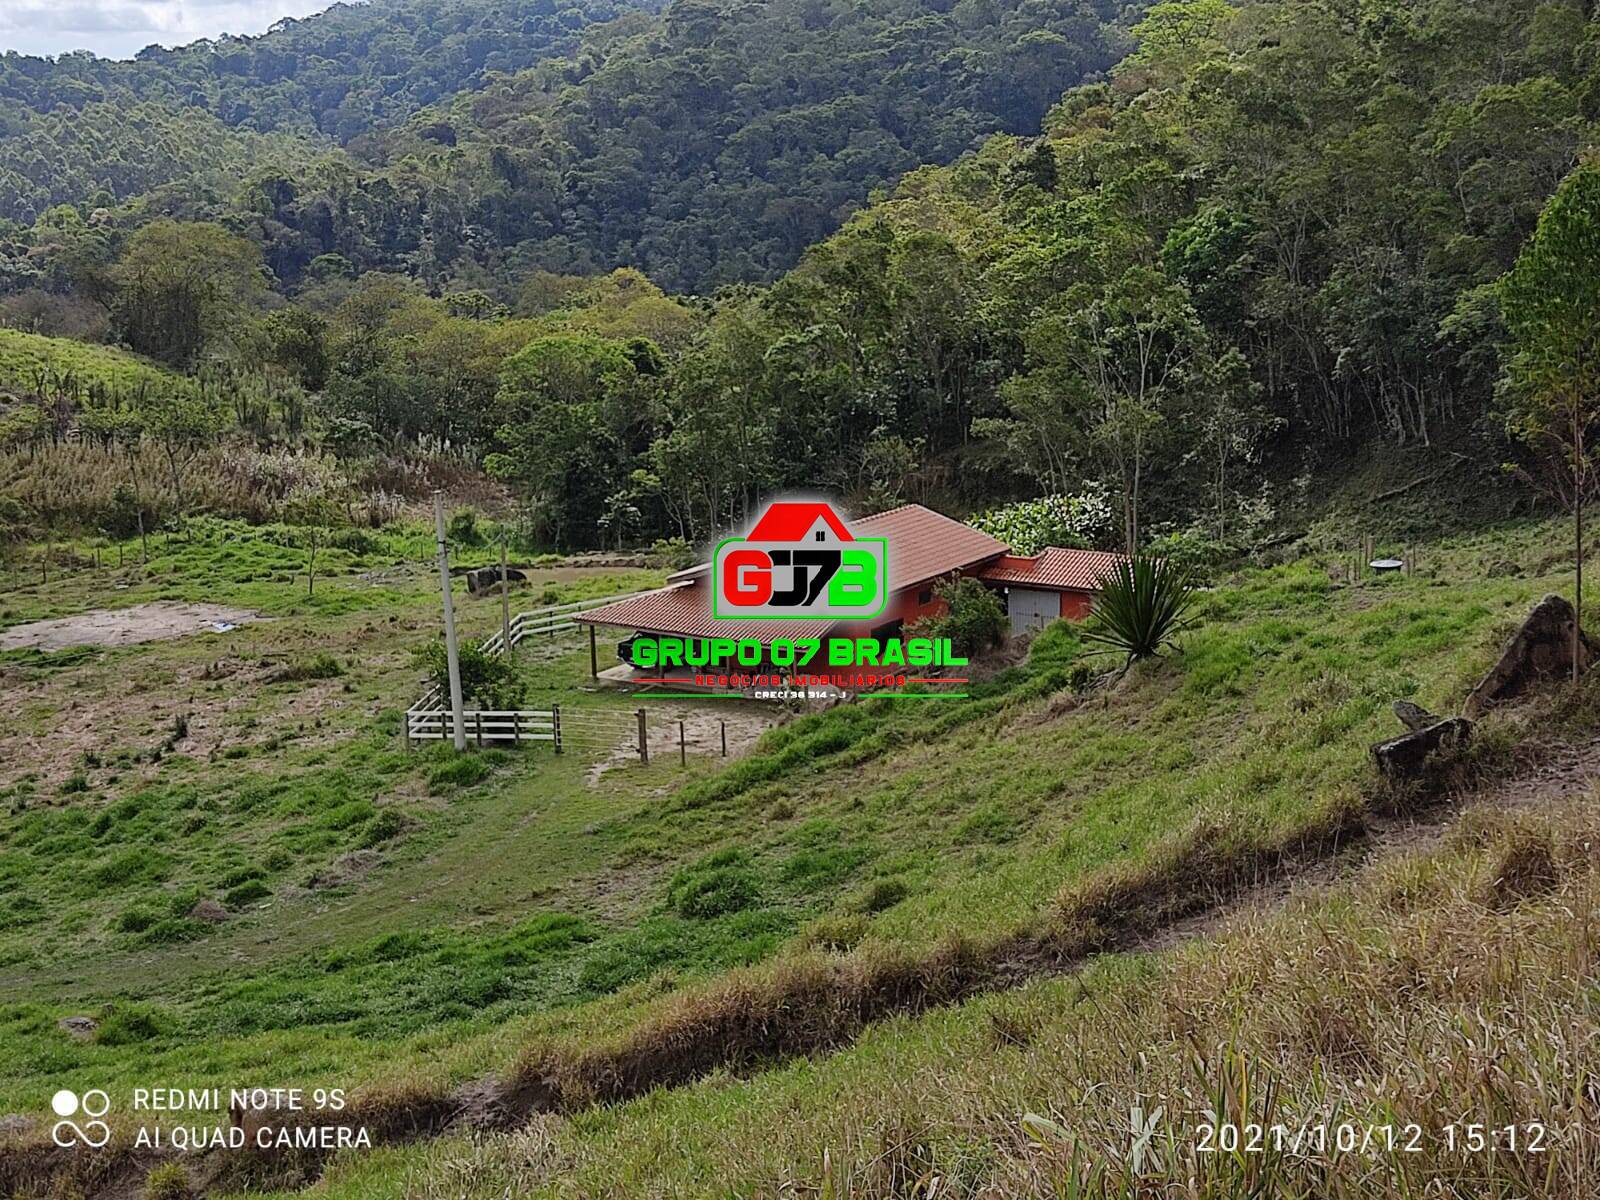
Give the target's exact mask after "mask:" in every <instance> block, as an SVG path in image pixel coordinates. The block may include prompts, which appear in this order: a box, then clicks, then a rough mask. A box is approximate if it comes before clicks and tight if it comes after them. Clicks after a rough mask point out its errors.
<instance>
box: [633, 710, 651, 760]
mask: <svg viewBox="0 0 1600 1200" xmlns="http://www.w3.org/2000/svg"><path fill="white" fill-rule="evenodd" d="M634 715H635V716H637V717H638V718H639V761H640V762H642V763H644V764H646V765H647V766H648V765H649V762H650V740H649V738H648V737H646V736H645V731H644V709H642V708H641V709H639V711H638V712H637V713H635V714H634Z"/></svg>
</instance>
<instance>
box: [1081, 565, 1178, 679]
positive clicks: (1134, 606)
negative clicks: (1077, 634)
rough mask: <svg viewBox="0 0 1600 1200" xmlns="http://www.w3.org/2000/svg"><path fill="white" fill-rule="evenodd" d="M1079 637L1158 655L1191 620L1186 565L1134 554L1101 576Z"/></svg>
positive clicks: (1133, 655)
mask: <svg viewBox="0 0 1600 1200" xmlns="http://www.w3.org/2000/svg"><path fill="white" fill-rule="evenodd" d="M1100 589H1101V590H1100V594H1099V595H1098V596H1096V597H1095V601H1094V608H1093V609H1092V610H1091V612H1090V614H1089V626H1088V628H1087V629H1086V630H1085V631H1084V635H1083V636H1084V640H1085V641H1087V642H1092V643H1094V644H1096V645H1099V646H1104V647H1105V648H1106V649H1108V650H1113V651H1116V652H1118V653H1120V654H1124V655H1126V656H1127V659H1128V661H1129V662H1134V661H1136V660H1138V659H1141V658H1149V657H1151V656H1152V655H1156V654H1159V653H1160V652H1161V650H1162V647H1164V646H1168V645H1171V644H1172V639H1173V638H1175V637H1177V635H1178V634H1179V633H1181V632H1183V630H1184V629H1186V628H1188V626H1189V625H1190V624H1191V619H1190V618H1189V617H1187V616H1186V614H1187V613H1188V611H1189V609H1190V608H1191V607H1192V606H1193V604H1194V602H1195V599H1196V592H1195V590H1194V587H1193V585H1192V584H1191V583H1190V582H1189V573H1188V571H1187V569H1186V568H1184V567H1182V566H1180V565H1179V564H1177V563H1175V562H1172V561H1170V560H1168V559H1164V558H1151V557H1149V556H1148V555H1143V554H1139V555H1134V556H1133V557H1132V558H1131V559H1128V560H1127V561H1124V562H1121V563H1118V564H1117V568H1116V570H1115V571H1114V572H1112V573H1111V574H1110V575H1108V576H1107V577H1106V578H1104V579H1103V580H1101V584H1100Z"/></svg>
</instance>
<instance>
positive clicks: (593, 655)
mask: <svg viewBox="0 0 1600 1200" xmlns="http://www.w3.org/2000/svg"><path fill="white" fill-rule="evenodd" d="M589 678H590V679H599V678H600V658H599V651H598V650H596V649H595V644H594V626H593V625H591V626H589Z"/></svg>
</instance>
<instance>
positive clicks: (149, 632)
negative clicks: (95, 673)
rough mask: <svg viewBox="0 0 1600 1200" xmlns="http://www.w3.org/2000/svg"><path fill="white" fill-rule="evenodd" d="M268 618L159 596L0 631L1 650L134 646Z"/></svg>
mask: <svg viewBox="0 0 1600 1200" xmlns="http://www.w3.org/2000/svg"><path fill="white" fill-rule="evenodd" d="M263 620H266V618H265V617H262V616H260V615H258V614H256V613H253V612H250V611H249V610H248V609H243V608H229V607H228V606H226V605H223V604H181V603H178V602H176V601H157V602H155V603H152V604H135V605H133V606H132V607H130V608H111V609H96V610H95V611H93V612H86V613H80V614H78V615H77V616H75V617H57V618H56V619H54V620H50V621H32V622H29V623H28V624H26V625H14V626H12V627H11V628H10V629H7V630H5V631H4V632H0V650H28V649H34V650H66V649H68V648H70V647H73V646H132V645H136V644H138V643H139V642H155V641H160V640H161V639H163V638H175V637H187V636H189V635H190V634H195V633H212V632H224V630H222V629H219V626H234V625H244V624H247V623H249V622H252V621H263Z"/></svg>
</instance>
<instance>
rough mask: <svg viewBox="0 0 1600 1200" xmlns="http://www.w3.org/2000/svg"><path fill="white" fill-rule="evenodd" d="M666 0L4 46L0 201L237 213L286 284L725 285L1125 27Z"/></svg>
mask: <svg viewBox="0 0 1600 1200" xmlns="http://www.w3.org/2000/svg"><path fill="white" fill-rule="evenodd" d="M655 7H659V5H657V4H654V3H642V4H639V5H626V4H623V3H620V2H618V0H594V2H586V3H582V4H573V5H569V6H565V7H562V8H560V9H559V10H558V9H557V8H556V7H555V6H554V4H550V3H546V4H542V5H532V6H529V5H523V4H512V3H509V2H508V0H409V2H408V3H403V4H398V5H384V6H379V5H373V6H367V7H361V8H338V9H335V10H333V11H332V12H331V13H329V14H325V15H324V16H321V17H317V18H313V19H308V20H305V21H300V22H286V23H284V24H283V25H282V26H280V27H279V28H277V29H276V30H275V31H273V32H271V33H269V34H267V35H265V36H263V37H260V38H250V39H230V40H227V41H223V42H217V43H200V44H198V45H196V46H192V47H188V48H185V49H182V50H177V51H160V50H155V51H150V52H147V53H146V54H144V55H142V56H141V57H140V59H139V60H138V61H136V62H133V63H108V62H104V61H101V60H97V59H94V58H93V57H90V56H86V55H69V56H66V57H64V58H63V59H61V60H60V61H59V62H53V63H52V62H49V61H46V60H39V59H27V58H21V57H18V56H16V55H9V56H7V57H6V58H5V59H4V60H3V62H0V98H3V99H0V217H4V218H9V219H10V220H12V221H15V222H18V223H19V224H20V225H22V226H27V225H30V224H32V223H34V222H35V221H37V220H39V219H41V217H42V216H43V214H45V213H46V210H47V209H48V208H49V206H50V205H52V204H61V203H69V204H75V205H77V206H78V207H80V208H81V209H83V210H84V211H85V212H87V211H88V210H90V209H94V210H111V209H114V206H115V205H117V204H119V203H125V205H126V207H124V208H122V209H119V210H115V211H109V212H108V213H107V216H106V217H105V218H104V219H105V220H107V221H109V222H114V223H116V224H118V225H122V226H130V225H133V224H137V223H138V222H140V221H141V220H144V219H147V218H148V215H150V214H151V213H157V214H165V215H172V216H178V217H187V218H191V219H203V218H210V219H221V220H224V221H226V222H227V223H229V224H230V225H231V226H234V227H236V228H238V229H239V230H241V231H244V232H248V234H249V235H250V236H251V237H252V238H253V239H254V240H256V241H257V243H258V244H259V245H261V246H262V248H263V250H264V252H265V257H266V262H267V264H268V266H269V267H270V268H271V270H272V272H273V274H274V278H275V280H276V281H277V282H278V283H280V284H281V285H282V286H284V287H285V288H288V289H291V290H292V289H294V288H297V287H299V286H300V285H302V284H303V283H304V282H305V281H306V279H307V276H308V272H309V271H310V270H311V264H312V263H313V262H315V260H316V259H318V258H319V257H322V256H325V255H335V254H336V255H338V256H340V260H341V261H342V263H343V264H346V265H347V266H348V268H349V269H351V270H354V271H358V272H359V271H366V270H391V271H394V270H398V271H404V272H407V273H410V274H414V275H418V276H420V277H422V278H423V279H425V280H426V281H427V282H428V283H429V284H430V286H440V285H442V284H443V283H444V282H446V281H450V280H457V281H459V280H468V281H471V282H472V283H474V284H478V285H484V286H488V287H490V288H491V289H495V290H499V291H501V292H504V293H506V294H510V293H511V292H512V291H514V289H515V287H516V283H517V279H518V278H519V276H520V275H521V274H522V273H523V272H525V271H526V270H527V269H529V268H530V267H544V268H549V269H555V270H561V271H576V272H582V273H591V272H597V271H604V270H607V269H609V268H611V267H613V266H617V265H629V266H635V267H639V268H641V269H644V270H646V271H647V272H648V273H649V274H650V275H651V276H652V277H653V278H655V279H656V280H657V281H658V282H660V283H662V284H664V285H666V286H668V287H671V288H674V289H680V290H696V289H707V288H710V287H713V286H715V285H717V284H720V283H728V282H735V281H747V280H757V279H770V278H772V277H773V276H774V275H775V274H777V273H778V272H780V271H782V270H783V269H785V268H787V267H789V266H791V265H792V264H793V263H794V261H795V260H796V258H797V257H798V256H799V253H800V251H801V250H802V249H804V247H805V246H807V245H808V244H810V243H811V242H813V241H815V240H817V239H818V238H820V237H824V236H826V235H827V234H829V233H831V232H832V231H833V230H835V229H837V228H838V226H839V224H840V223H841V222H842V221H843V220H844V219H845V217H846V216H848V214H849V213H850V212H851V211H852V210H853V209H854V208H855V207H857V206H859V205H860V204H861V203H863V202H864V201H865V200H866V199H867V196H868V193H869V192H870V191H871V190H872V189H873V188H875V187H878V186H880V185H883V184H885V183H889V182H892V181H893V180H894V179H895V178H897V177H898V176H899V175H900V174H901V173H903V172H904V171H906V170H908V169H910V168H912V167H915V166H917V165H918V164H920V163H924V162H949V161H952V160H953V159H955V158H956V157H958V156H959V155H960V154H962V153H964V152H965V151H967V150H969V149H971V148H973V147H974V146H976V145H977V144H978V143H979V142H980V141H981V140H982V138H983V137H985V136H986V135H988V134H991V133H994V132H997V131H1009V132H1028V131H1031V130H1033V129H1035V128H1037V125H1038V122H1039V119H1040V117H1041V116H1042V115H1043V113H1044V112H1045V110H1046V109H1047V108H1048V107H1049V106H1050V105H1051V104H1052V103H1054V102H1055V100H1056V99H1057V98H1059V96H1060V94H1061V92H1062V91H1063V90H1064V89H1065V88H1067V87H1069V86H1071V85H1072V84H1074V83H1077V82H1078V81H1080V80H1081V79H1082V78H1084V76H1085V75H1088V74H1092V73H1094V72H1097V71H1101V70H1104V69H1105V68H1107V67H1109V66H1110V65H1111V63H1112V62H1114V61H1115V59H1116V57H1117V56H1118V53H1119V52H1120V48H1121V43H1122V38H1121V35H1120V34H1119V33H1117V32H1116V31H1114V30H1113V29H1111V28H1109V27H1108V26H1109V23H1110V22H1112V21H1113V20H1114V19H1115V17H1116V16H1117V9H1116V7H1115V6H1114V5H1111V4H1109V3H1106V2H1104V0H1029V2H1027V3H1019V2H1018V0H961V2H960V3H957V4H954V5H945V4H937V3H929V2H927V0H886V2H884V3H876V4H872V5H856V4H846V3H838V2H835V3H828V2H824V0H772V2H771V3H764V4H759V5H749V4H744V5H741V4H733V3H727V2H723V0H717V2H712V0H686V2H684V3H680V4H677V5H675V6H673V8H672V9H671V11H670V13H668V14H667V15H665V16H664V17H660V18H657V17H655V16H652V15H650V13H651V10H652V9H653V8H655ZM630 11H631V12H632V15H631V16H629V17H627V18H625V19H622V20H616V21H612V20H610V18H613V17H618V16H619V15H621V14H624V13H628V12H630ZM597 23H598V24H597ZM522 68H530V69H527V70H521V69H522ZM519 71H520V73H518V72H519ZM430 106H431V107H430ZM262 133H277V134H280V135H281V136H278V137H273V138H267V139H263V138H261V137H258V136H256V135H257V134H262ZM336 143H340V144H345V145H347V147H348V151H349V153H348V154H342V153H334V151H335V150H336V149H337V146H336ZM153 149H155V150H157V151H159V152H155V153H153V152H152V150H153ZM17 232H18V234H19V235H20V236H21V237H22V238H23V239H24V240H28V239H29V238H30V233H29V232H28V231H27V230H26V229H19V230H18V231H17ZM32 240H33V241H35V242H37V235H36V234H34V235H32ZM16 273H17V272H16V271H15V270H14V271H13V274H16ZM21 274H23V275H26V272H25V271H24V272H21Z"/></svg>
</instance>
